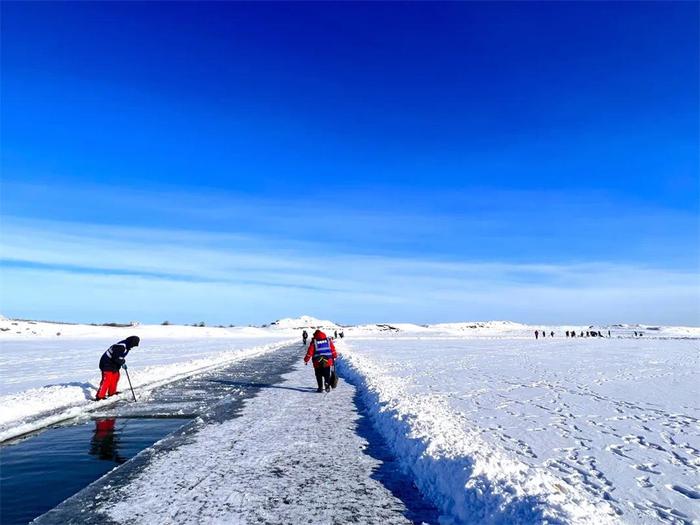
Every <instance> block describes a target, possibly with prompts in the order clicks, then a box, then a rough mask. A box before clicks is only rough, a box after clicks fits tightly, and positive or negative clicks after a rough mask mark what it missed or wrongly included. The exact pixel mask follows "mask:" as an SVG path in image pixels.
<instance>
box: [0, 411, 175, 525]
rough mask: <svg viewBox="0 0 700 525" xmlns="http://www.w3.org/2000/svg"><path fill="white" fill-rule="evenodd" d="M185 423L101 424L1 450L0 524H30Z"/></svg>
mask: <svg viewBox="0 0 700 525" xmlns="http://www.w3.org/2000/svg"><path fill="white" fill-rule="evenodd" d="M185 422H186V420H183V419H172V418H170V419H166V418H159V419H146V418H138V419H126V418H100V419H96V420H94V421H89V422H86V423H83V424H80V425H72V426H64V427H57V428H51V429H49V430H46V431H45V432H43V433H41V434H39V435H37V436H34V437H30V438H28V439H25V440H22V441H20V442H17V443H15V444H10V445H6V446H3V447H1V448H0V464H1V465H2V469H1V470H0V501H2V505H0V523H3V524H4V525H14V524H20V523H21V524H25V523H27V522H29V521H31V520H32V519H34V518H36V517H37V516H39V515H40V514H43V513H44V512H46V511H48V510H49V509H51V508H52V507H54V506H55V505H58V504H59V503H60V502H62V501H63V500H64V499H66V498H67V497H69V496H71V495H73V494H75V493H76V492H78V491H79V490H81V489H82V488H83V487H85V486H87V485H88V484H90V483H91V482H93V481H94V480H96V479H97V478H99V477H100V476H102V475H104V474H106V473H107V472H109V471H110V470H112V469H113V468H115V467H117V466H118V465H120V464H122V463H124V462H126V461H127V460H128V459H130V458H132V457H133V456H135V455H136V454H137V453H138V452H139V451H141V450H143V449H144V448H146V447H149V446H151V445H152V444H153V443H155V442H156V441H158V440H159V439H160V438H162V437H164V436H166V435H167V434H170V433H171V432H173V431H174V430H176V429H177V428H178V427H181V426H182V425H183V424H184V423H185Z"/></svg>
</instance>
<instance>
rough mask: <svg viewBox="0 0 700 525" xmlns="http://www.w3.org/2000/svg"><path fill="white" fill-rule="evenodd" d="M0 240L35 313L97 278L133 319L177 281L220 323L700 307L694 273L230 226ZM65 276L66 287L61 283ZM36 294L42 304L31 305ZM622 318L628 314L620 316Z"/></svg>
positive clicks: (19, 296)
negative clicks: (371, 247) (273, 238)
mask: <svg viewBox="0 0 700 525" xmlns="http://www.w3.org/2000/svg"><path fill="white" fill-rule="evenodd" d="M1 242H2V244H1V245H2V253H3V254H5V260H6V264H4V267H3V274H4V279H3V280H4V281H5V285H4V286H3V287H4V288H5V289H6V292H7V293H6V294H4V295H5V299H4V300H3V305H2V308H3V310H4V313H5V315H19V312H27V309H28V308H33V309H34V310H33V311H36V309H37V308H39V309H41V308H42V306H41V305H45V308H46V310H45V311H43V310H41V311H36V315H39V314H42V316H43V317H46V316H47V315H50V314H51V311H52V310H53V309H55V308H59V310H58V311H62V312H70V311H71V310H73V311H74V312H75V314H74V315H79V314H80V312H81V311H82V312H84V313H86V314H87V313H90V315H94V313H93V312H97V311H99V310H95V309H90V308H88V307H87V304H89V303H90V298H92V297H93V296H94V290H95V287H96V286H98V287H100V289H101V290H102V292H101V294H102V295H103V296H105V297H110V296H111V295H112V294H117V295H118V296H119V297H121V296H123V295H124V294H126V295H127V296H130V297H133V296H134V295H135V296H138V297H141V302H142V304H148V305H150V306H149V307H150V310H143V311H142V312H141V317H142V318H143V319H146V318H148V319H150V320H152V321H157V320H158V318H159V317H161V316H162V315H166V313H165V312H167V311H168V309H169V308H171V306H172V304H173V303H172V300H171V299H168V297H170V296H171V295H172V290H174V289H177V290H179V291H180V302H182V303H183V304H186V305H189V309H188V308H184V306H179V307H178V308H179V310H180V311H181V312H182V315H183V317H184V316H185V313H186V312H190V316H193V315H194V312H197V313H198V314H199V315H200V317H206V318H216V319H221V321H220V322H231V318H230V317H227V318H226V319H222V316H224V315H225V314H226V313H230V314H231V315H235V316H239V317H240V316H242V317H244V318H245V319H246V320H247V322H265V321H268V320H270V319H271V318H272V317H278V316H283V315H288V314H289V313H290V312H293V311H297V312H298V313H303V312H304V311H312V310H314V311H315V310H317V309H321V310H322V311H320V312H317V313H319V314H321V313H323V312H324V311H326V312H330V313H332V314H333V315H335V316H336V317H337V318H338V319H339V320H345V321H348V322H361V321H371V320H391V319H393V320H410V321H414V322H435V321H447V320H459V319H465V318H466V317H465V316H468V317H470V318H482V319H483V318H493V317H496V318H513V319H516V320H523V321H532V322H538V321H540V322H548V321H551V322H554V321H558V322H587V320H588V317H590V316H591V312H596V315H598V316H600V319H598V321H599V322H603V321H606V322H616V321H622V320H626V321H647V322H651V323H661V322H675V323H685V324H698V319H699V315H698V314H699V312H700V305H698V300H697V290H698V289H699V287H700V280H699V279H698V276H697V274H694V273H692V272H684V271H677V270H668V269H663V268H650V267H641V266H634V265H621V264H609V263H578V264H568V265H564V264H559V265H555V264H517V263H512V262H461V261H437V260H429V259H422V260H420V259H415V258H400V257H386V256H361V255H352V254H346V253H342V252H337V251H329V250H328V248H327V247H326V246H324V245H322V244H318V245H313V244H305V245H304V246H303V249H302V250H299V251H293V250H290V249H284V250H282V249H276V248H275V247H274V246H267V245H266V244H265V242H264V241H261V240H260V239H254V238H244V237H240V236H230V235H227V234H222V235H217V234H212V233H208V234H202V235H201V236H200V235H199V234H198V233H197V232H192V231H186V232H182V231H178V230H157V229H153V230H149V229H145V228H138V229H131V228H125V227H117V228H112V227H106V226H95V225H92V226H89V227H83V225H80V224H62V223H47V222H41V221H40V222H36V221H5V222H4V224H3V235H2V241H1ZM51 278H53V279H55V282H53V283H52V284H51V285H50V286H49V285H45V287H44V288H43V289H52V290H55V292H54V293H56V294H58V295H57V297H52V296H50V294H46V293H36V290H35V291H33V292H32V291H31V290H29V288H30V287H33V284H31V283H35V282H38V281H41V282H44V283H46V282H47V280H50V279H51ZM115 282H118V283H121V284H120V286H118V287H117V289H113V288H112V286H111V283H115ZM67 283H72V286H71V290H72V291H68V290H66V289H62V284H63V285H64V288H65V286H67ZM117 290H118V291H117ZM147 290H150V294H146V293H145V292H146V291H147ZM202 290H206V291H207V293H206V294H205V295H202ZM32 295H34V296H35V297H34V300H35V301H36V305H38V306H33V305H29V304H28V303H27V301H26V298H27V297H29V296H32ZM59 297H60V300H58V298H59ZM271 298H274V300H272V299H271ZM224 299H226V300H224ZM241 300H243V301H245V305H246V306H245V308H242V307H241V306H240V305H239V304H238V303H240V301H241ZM71 303H74V304H75V308H72V306H71ZM108 303H109V304H110V305H112V306H111V310H110V309H107V310H105V312H104V315H108V314H110V312H111V314H110V317H119V318H124V317H129V316H128V315H127V313H128V312H130V311H131V310H130V309H132V308H133V306H132V303H131V302H129V306H128V307H127V306H126V305H123V304H122V303H120V301H119V300H116V298H114V297H110V299H108ZM223 304H228V305H229V306H228V307H227V308H226V311H225V312H224V311H220V310H218V309H217V308H224V306H223ZM59 305H63V306H59ZM80 305H82V306H80ZM217 305H219V306H217ZM234 305H235V306H234ZM299 308H303V310H301V311H299ZM645 309H646V310H645ZM13 312H18V314H14V313H13ZM160 312H163V313H162V314H161V313H160ZM480 314H481V315H480ZM22 315H27V314H26V313H22ZM327 315H330V314H327ZM625 315H630V316H636V318H634V317H632V318H625V319H621V317H624V316H625ZM267 316H272V317H267ZM189 319H191V317H189V318H188V319H183V320H189ZM78 320H79V319H78Z"/></svg>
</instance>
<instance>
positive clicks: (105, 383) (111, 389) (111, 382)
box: [97, 370, 119, 399]
mask: <svg viewBox="0 0 700 525" xmlns="http://www.w3.org/2000/svg"><path fill="white" fill-rule="evenodd" d="M117 383H119V371H118V370H117V371H116V372H112V371H111V370H103V371H102V381H101V382H100V389H99V390H98V391H97V399H104V398H105V397H106V396H105V394H107V395H110V396H113V395H114V394H116V393H117Z"/></svg>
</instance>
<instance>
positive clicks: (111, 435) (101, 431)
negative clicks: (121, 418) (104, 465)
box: [89, 417, 128, 465]
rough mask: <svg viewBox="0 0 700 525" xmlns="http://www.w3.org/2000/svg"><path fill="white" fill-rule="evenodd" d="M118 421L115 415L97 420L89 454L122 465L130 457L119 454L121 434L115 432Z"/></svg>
mask: <svg viewBox="0 0 700 525" xmlns="http://www.w3.org/2000/svg"><path fill="white" fill-rule="evenodd" d="M116 422H117V420H116V419H115V418H113V417H110V418H104V419H97V420H95V431H94V432H93V433H92V439H91V440H90V452H89V454H90V455H91V456H95V457H96V458H99V459H103V460H105V461H114V462H115V463H117V464H118V465H121V464H122V463H124V462H125V461H126V460H127V459H128V458H125V457H124V456H122V455H120V454H119V447H120V443H119V441H120V440H119V435H118V434H117V433H115V432H114V426H115V424H116Z"/></svg>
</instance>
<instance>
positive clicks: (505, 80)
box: [0, 2, 700, 322]
mask: <svg viewBox="0 0 700 525" xmlns="http://www.w3.org/2000/svg"><path fill="white" fill-rule="evenodd" d="M698 10H699V8H698V3H695V2H664V3H662V2H620V3H607V2H606V3H603V2H583V3H576V2H559V3H554V2H540V3H526V2H517V3H516V2H511V3H496V2H488V3H479V2H464V3H316V2H309V3H179V2H178V3H159V2H141V3H131V2H129V3H120V2H93V3H78V2H68V3H58V2H53V3H13V2H3V4H2V107H1V109H0V111H1V117H2V193H1V195H0V199H2V210H1V213H2V216H3V218H4V223H5V226H4V229H5V230H6V231H8V232H9V234H10V235H7V238H8V239H9V238H13V235H11V234H13V228H14V227H15V226H16V225H17V224H20V223H21V227H22V228H23V229H22V231H23V232H25V233H26V232H27V231H30V230H28V228H30V226H28V224H29V223H30V222H31V224H32V225H33V226H32V227H33V228H35V229H36V231H45V230H46V229H49V230H52V231H56V232H58V233H61V232H67V231H68V230H70V231H71V232H74V231H75V228H74V227H75V225H88V226H91V227H96V226H100V227H101V228H103V231H112V230H110V228H126V229H127V230H126V231H123V230H120V232H121V233H120V235H121V237H120V239H122V237H123V238H131V239H132V241H131V242H132V243H133V244H134V245H136V244H138V243H139V242H140V243H141V245H143V244H148V243H149V242H152V240H153V239H154V238H156V237H155V236H157V235H163V232H170V233H173V232H181V231H200V232H208V233H210V234H218V235H219V236H220V238H217V239H218V240H215V241H212V242H211V243H207V248H210V247H211V246H214V247H216V249H218V250H220V252H221V253H222V254H226V253H228V252H227V250H231V249H232V248H231V247H230V245H227V244H226V241H225V240H224V239H226V238H227V236H229V235H237V236H243V237H245V238H246V246H245V250H246V253H249V254H251V256H252V255H255V256H258V257H266V258H269V259H273V258H274V257H283V255H279V254H278V253H277V252H276V251H275V250H278V249H282V248H283V249H284V250H287V252H285V253H290V252H294V256H295V257H296V256H297V255H299V252H302V253H304V254H309V253H310V252H311V251H313V250H322V251H324V253H327V254H328V257H362V258H364V259H363V260H366V258H368V257H380V258H382V260H383V261H391V260H393V261H400V262H401V263H405V262H408V261H424V262H426V263H430V262H439V263H440V264H443V263H444V264H448V263H455V264H474V263H478V264H507V265H518V264H522V265H539V264H545V265H550V266H551V265H554V266H562V267H565V266H567V265H581V264H584V265H585V264H589V263H590V264H603V265H618V267H623V266H624V267H630V266H631V267H635V268H641V269H644V270H645V271H646V270H647V269H649V268H651V269H654V270H658V271H661V272H681V273H693V272H695V271H696V270H697V268H698V260H699V256H700V255H699V254H700V251H699V247H698V235H699V230H698V217H699V212H698V202H699V201H700V183H699V177H698V173H699V171H700V167H699V160H698V159H699V150H698V143H699V141H700V136H699V133H698V120H699V118H700V111H699V101H698V92H699V89H700V86H699V84H698V78H699V70H698V38H699V36H698V24H697V20H698V15H699V12H698ZM62 225H70V226H65V228H64V227H63V226H62ZM129 229H131V230H129ZM78 230H80V228H78ZM129 231H133V232H139V234H138V235H136V234H134V235H131V234H130V233H129ZM144 231H146V232H149V231H150V233H144ZM29 235H30V237H31V233H30V234H29ZM76 235H77V234H76ZM173 235H175V234H174V233H173ZM149 236H150V237H149ZM16 238H17V239H19V236H16ZM135 239H141V240H140V241H137V240H135ZM93 240H94V239H93ZM17 242H20V241H17ZM120 242H121V241H120ZM81 246H82V247H83V248H84V246H85V244H84V243H81V242H78V241H76V245H75V249H76V250H77V251H78V252H77V253H76V255H75V260H72V259H71V260H67V259H66V257H65V254H63V253H62V254H61V255H60V256H59V255H58V254H57V253H53V252H50V250H48V249H46V250H44V251H43V252H42V253H34V252H32V251H31V250H29V249H27V248H26V247H22V246H19V244H12V243H10V242H8V243H6V245H5V246H4V247H3V260H7V261H11V264H10V263H8V264H7V265H6V266H5V268H4V270H3V273H4V274H5V277H4V280H5V281H9V279H12V280H13V281H15V282H18V281H17V280H22V279H28V280H29V279H30V277H31V276H34V275H36V274H37V273H41V272H48V271H50V268H53V271H56V272H62V273H60V275H66V274H71V279H78V278H79V277H81V276H82V277H83V278H85V276H86V275H88V273H86V269H85V264H84V262H83V259H84V257H83V258H81V257H80V253H79V251H80V250H81ZM120 246H123V244H120ZM123 247H124V246H123ZM302 247H303V249H302ZM20 248H22V250H24V251H22V250H20ZM126 248H127V249H128V246H126ZM57 249H58V248H57ZM237 249H239V248H237ZM20 251H21V252H22V253H21V255H18V253H19V252H20ZM273 252H274V253H273ZM295 260H298V264H299V265H301V266H302V269H301V270H299V269H298V268H297V269H296V271H301V272H302V273H303V271H304V268H303V267H304V264H306V263H305V262H304V261H306V259H303V258H302V259H295ZM23 265H24V266H23ZM527 267H530V266H527ZM71 268H79V269H80V271H72V270H71ZM110 268H111V271H113V272H114V277H115V278H127V277H129V276H134V275H139V276H140V277H139V278H142V279H148V276H149V275H151V276H153V275H154V274H152V273H150V272H152V270H153V269H152V268H126V267H118V265H116V263H115V264H113V265H112V266H110ZM354 268H358V269H357V272H358V275H355V276H354V278H355V279H356V282H357V283H358V285H357V289H356V290H354V292H356V293H357V294H359V295H358V299H357V301H356V302H355V303H352V304H350V305H349V306H347V308H343V307H342V306H340V305H337V304H336V303H335V302H333V301H328V300H327V298H325V297H324V296H323V289H324V287H323V286H320V287H318V288H317V284H318V283H305V284H304V283H297V284H298V285H299V286H302V287H305V289H308V290H311V291H314V290H315V292H314V293H316V295H313V294H312V295H309V296H308V297H306V298H305V299H304V300H303V301H302V304H301V305H298V303H292V302H290V303H289V304H284V303H280V304H278V307H279V308H280V309H281V310H283V309H284V308H285V307H288V308H289V309H290V310H294V309H297V308H299V309H305V311H311V310H313V309H314V308H317V309H322V311H317V313H318V314H319V315H320V316H321V317H328V316H330V315H336V316H337V317H339V318H340V320H347V321H354V320H363V321H364V320H371V319H365V318H364V317H363V315H369V314H370V313H371V314H372V315H375V316H383V318H384V319H389V318H396V316H395V315H394V314H393V312H399V313H400V314H401V315H402V316H403V319H405V320H414V321H425V320H435V319H432V317H434V316H436V315H437V316H438V317H440V319H441V320H450V319H451V318H457V319H461V318H463V317H464V316H465V315H473V316H479V311H466V310H462V311H461V312H462V313H460V312H459V311H455V308H456V307H457V308H458V307H460V304H461V303H460V302H459V300H458V299H456V298H452V299H451V300H452V301H453V303H450V305H446V306H444V307H443V304H445V303H443V302H441V301H440V300H439V299H435V302H430V301H428V302H427V304H425V305H421V304H416V305H414V306H413V307H410V308H409V307H407V306H406V301H404V300H402V298H401V295H400V294H398V291H397V294H398V295H397V299H396V301H397V302H399V303H401V304H402V305H403V307H402V308H403V309H396V310H392V309H391V307H390V306H386V305H384V304H382V305H381V306H377V307H376V309H374V310H373V309H372V308H370V307H368V304H369V303H372V301H373V299H372V298H371V297H365V296H362V294H364V293H365V292H366V291H367V290H369V289H370V288H372V285H371V283H372V282H373V277H374V276H373V275H372V272H373V271H374V270H373V266H372V264H369V263H365V265H364V266H354ZM182 270H183V269H182V268H162V272H163V275H165V276H166V277H167V276H168V275H176V276H180V275H181V272H182ZM105 271H106V270H105V269H104V268H95V272H96V274H99V275H100V276H101V277H102V276H103V274H104V272H105ZM274 271H275V272H276V274H277V277H279V276H280V275H279V274H280V273H283V272H284V270H283V269H280V268H276V269H275V270H274ZM306 271H307V272H308V271H311V270H310V269H309V268H307V270H306ZM426 271H428V270H426ZM429 271H430V272H431V277H436V275H435V272H436V271H438V270H437V269H436V268H435V267H434V266H430V270H429ZM485 271H486V270H485ZM23 272H24V273H23ZM615 274H616V275H617V273H615ZM525 275H526V276H527V275H530V278H531V282H530V284H531V285H532V286H540V287H541V286H546V287H547V289H548V290H550V291H551V290H555V289H559V288H561V287H563V286H566V284H565V283H564V284H562V283H559V282H556V279H555V278H554V277H552V276H551V275H550V276H548V277H545V278H544V281H546V282H545V283H544V284H543V278H542V275H541V274H539V273H537V275H535V274H529V273H528V272H525ZM211 277H212V276H207V275H202V276H201V278H202V279H203V280H205V281H206V280H207V279H209V278H211ZM258 277H261V276H255V279H254V280H255V282H258V280H257V279H258ZM268 277H270V276H269V275H268V276H264V278H262V277H261V280H262V281H264V282H270V281H269V279H268ZM153 278H154V279H156V278H157V280H162V277H158V276H154V277H153ZM329 279H330V278H329ZM337 279H341V277H337ZM283 280H284V279H283ZM331 280H332V279H331ZM522 280H523V279H522V278H519V279H518V281H519V282H518V286H522V282H521V281H522ZM525 280H526V281H527V280H528V278H525ZM272 281H274V279H272ZM29 282H30V281H29ZM81 282H82V281H81ZM246 282H248V281H246ZM285 282H286V281H285ZM410 282H411V280H410V279H409V280H407V281H406V282H402V283H396V286H395V288H391V289H387V290H386V291H385V292H384V294H385V295H389V296H391V294H392V290H399V289H401V290H408V288H407V286H408V284H410ZM507 282H509V281H508V279H505V278H504V280H503V281H502V282H500V284H502V285H503V286H504V288H503V289H502V290H501V291H500V292H496V291H494V293H502V294H503V301H502V308H501V310H498V309H497V308H494V310H493V312H489V313H490V314H491V313H493V315H499V314H500V317H504V318H505V317H509V316H511V315H519V316H520V317H521V318H522V319H519V320H528V319H524V318H526V317H527V315H526V314H523V312H522V311H520V310H517V311H511V310H509V308H508V300H507V295H508V291H507V290H508V288H507V287H506V286H505V284H504V283H507ZM674 282H675V281H674ZM363 283H364V284H363ZM93 284H94V283H93ZM336 284H337V283H331V282H329V283H326V285H325V286H327V289H328V290H337V289H338V288H337V286H336ZM686 284H687V283H686ZM690 284H691V285H696V284H697V280H695V281H691V282H690ZM74 286H78V288H79V290H77V291H76V293H78V294H80V293H83V294H88V293H89V289H90V283H89V282H88V281H85V282H84V284H77V285H76V284H74ZM83 286H84V288H83ZM129 286H130V285H129ZM134 286H135V285H134ZM227 286H235V283H228V284H227ZM260 286H261V288H260V289H261V291H264V290H268V291H274V290H277V287H278V286H279V283H278V282H276V281H275V283H274V286H273V284H270V287H269V288H266V287H265V285H260ZM436 286H437V285H436ZM611 286H612V285H611ZM18 289H19V288H18ZM311 291H310V292H309V293H310V294H311ZM446 291H449V292H450V293H452V292H453V291H454V287H453V286H452V285H450V288H449V289H446ZM274 293H277V292H274ZM334 293H335V292H334ZM56 294H60V292H59V291H56ZM360 296H362V297H364V298H363V299H360V298H359V297H360ZM34 299H36V300H37V301H39V302H40V304H45V308H44V309H43V310H42V309H41V307H40V306H37V307H36V308H37V310H36V311H28V310H27V307H26V306H23V304H24V303H22V301H19V300H16V298H13V297H11V298H10V299H7V298H6V299H4V300H3V303H4V304H3V305H2V308H3V310H4V312H3V313H5V315H11V314H15V315H20V314H22V315H24V314H27V315H30V314H33V315H42V316H43V317H47V316H49V317H50V316H53V317H56V318H61V317H63V318H66V317H71V318H75V317H80V316H86V315H89V312H92V310H90V309H89V308H85V309H84V310H81V309H77V307H76V309H75V310H70V306H66V307H65V308H66V309H62V310H60V311H57V310H56V308H59V307H58V306H55V305H54V303H52V302H51V301H50V300H48V299H42V298H41V297H40V296H39V295H38V294H37V297H35V298H34ZM654 300H656V296H655V299H654ZM28 301H29V300H28V299H27V302H28ZM41 301H45V302H44V303H41ZM304 301H306V302H304ZM363 301H366V302H367V303H365V302H363ZM463 301H464V302H465V303H468V302H470V298H469V294H468V293H467V291H465V292H464V297H463ZM543 301H544V299H543ZM653 302H654V301H650V304H652V303H653ZM32 304H34V303H32ZM55 304H56V305H57V304H63V303H60V301H58V300H56V301H55ZM372 304H374V303H372ZM162 306H163V308H165V307H166V305H165V304H163V305H162ZM690 306H691V309H690V311H688V304H687V303H684V304H683V306H682V307H680V306H679V307H678V308H677V309H676V310H677V311H676V312H675V313H677V314H678V315H677V316H676V317H673V316H671V318H672V319H671V320H673V319H676V318H677V319H678V320H679V321H683V322H696V321H697V320H698V317H697V316H698V314H699V312H698V302H697V301H695V302H694V303H692V302H691V305H690ZM61 308H63V307H61ZM115 308H116V307H115ZM151 308H152V310H153V311H152V312H151V311H144V312H143V315H144V317H146V318H147V317H149V316H151V317H153V320H159V319H160V317H162V315H164V314H161V313H160V312H158V311H157V310H158V304H157V303H153V305H152V306H151ZM197 308H200V310H197V311H201V308H205V307H204V306H201V305H197ZM360 310H362V312H361V311H360ZM363 312H367V313H366V314H363ZM436 312H437V313H436ZM561 312H562V305H561V304H559V305H556V304H551V305H550V308H549V309H548V308H546V307H545V306H543V305H541V307H540V308H539V309H538V310H537V312H536V313H537V316H534V315H533V318H532V319H530V320H534V319H535V317H536V318H537V319H541V320H542V321H547V320H550V319H551V320H555V319H556V320H562V321H579V320H584V319H583V317H585V315H586V312H585V311H578V310H576V311H574V310H571V312H570V313H568V314H566V315H563V314H561ZM277 313H279V314H280V315H287V314H291V313H293V312H290V311H286V310H285V311H279V312H277V311H275V310H274V307H273V306H266V305H260V307H259V308H258V309H256V306H255V304H252V305H251V304H248V307H247V308H246V309H245V311H242V312H241V314H240V315H241V316H242V317H245V316H249V317H248V318H246V319H245V320H246V321H257V322H262V321H267V320H269V318H267V317H266V316H274V315H276V314H277ZM300 313H301V312H300ZM244 314H245V315H244ZM643 314H644V312H641V313H640V312H637V314H636V315H638V316H640V317H644V315H643ZM104 315H109V312H105V313H104ZM114 315H122V312H120V311H118V310H115V311H114ZM123 315H124V316H125V317H126V318H129V319H130V318H131V316H130V315H127V314H125V313H124V314H123ZM183 315H184V314H183ZM562 315H563V318H560V316H562ZM654 315H655V314H654V313H653V312H649V316H648V319H650V320H655V319H657V317H654ZM195 317H196V316H195ZM212 317H213V318H214V317H216V314H215V313H212ZM226 320H228V318H227V319H226ZM374 320H376V319H374ZM609 320H610V321H614V320H619V319H612V318H610V319H609ZM664 320H668V318H664Z"/></svg>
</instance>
